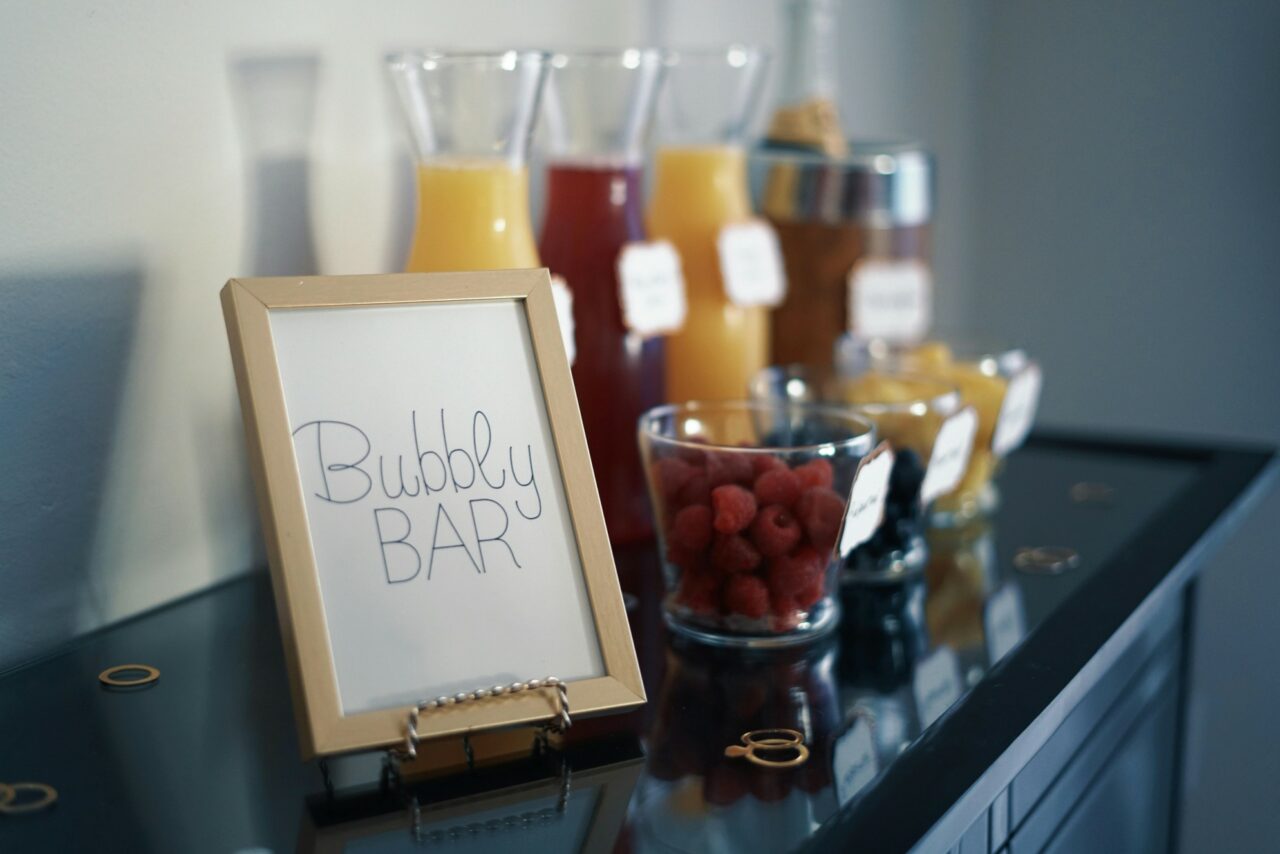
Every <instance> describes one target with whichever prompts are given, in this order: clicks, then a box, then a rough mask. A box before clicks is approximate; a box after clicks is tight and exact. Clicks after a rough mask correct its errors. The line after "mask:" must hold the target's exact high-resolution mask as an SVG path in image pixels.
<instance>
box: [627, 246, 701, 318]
mask: <svg viewBox="0 0 1280 854" xmlns="http://www.w3.org/2000/svg"><path fill="white" fill-rule="evenodd" d="M618 290H619V296H620V299H621V302H622V322H623V324H624V325H625V326H626V327H627V329H628V330H630V331H631V332H634V333H636V334H637V335H640V336H641V337H645V338H647V337H649V336H652V335H663V334H667V333H671V332H679V331H680V328H681V327H682V326H684V318H685V315H686V314H687V313H688V310H689V307H688V303H687V302H686V299H685V292H684V274H683V273H682V272H681V271H680V255H679V254H678V253H677V252H676V249H675V247H674V246H672V245H671V244H670V243H669V242H668V241H666V240H655V241H652V242H648V243H628V244H627V245H626V246H624V247H622V252H621V253H619V255H618Z"/></svg>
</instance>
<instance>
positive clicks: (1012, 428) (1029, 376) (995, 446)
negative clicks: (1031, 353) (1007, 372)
mask: <svg viewBox="0 0 1280 854" xmlns="http://www.w3.org/2000/svg"><path fill="white" fill-rule="evenodd" d="M1041 381H1042V377H1041V374H1040V366H1039V365H1037V364H1036V363H1035V362H1032V363H1030V364H1028V365H1027V366H1026V367H1025V368H1023V369H1022V370H1021V371H1019V372H1018V373H1017V374H1015V375H1014V376H1013V378H1012V379H1011V380H1009V388H1008V389H1006V390H1005V393H1004V403H1002V404H1001V405H1000V417H999V418H998V419H996V431H995V435H994V437H993V438H992V440H991V450H992V451H993V452H994V453H995V455H996V456H998V457H1003V456H1005V455H1006V454H1010V453H1012V452H1014V451H1016V450H1017V449H1018V448H1019V447H1021V445H1022V443H1023V442H1025V441H1026V440H1027V434H1028V433H1030V432H1031V425H1032V424H1034V423H1035V420H1036V409H1037V407H1039V405H1040V385H1041Z"/></svg>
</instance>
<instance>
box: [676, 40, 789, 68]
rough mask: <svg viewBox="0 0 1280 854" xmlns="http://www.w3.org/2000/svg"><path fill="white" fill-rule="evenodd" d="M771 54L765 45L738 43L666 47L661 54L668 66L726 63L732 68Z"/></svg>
mask: <svg viewBox="0 0 1280 854" xmlns="http://www.w3.org/2000/svg"><path fill="white" fill-rule="evenodd" d="M772 56H773V54H772V52H770V50H769V49H768V48H766V47H761V46H759V45H747V44H738V43H735V44H729V45H725V46H723V47H687V48H680V47H674V48H666V49H665V51H664V54H663V57H664V60H665V62H666V64H667V65H668V66H669V67H676V66H680V65H721V64H728V65H729V66H730V67H732V68H746V67H748V66H750V65H760V64H761V63H764V62H768V61H769V60H770V59H771V58H772Z"/></svg>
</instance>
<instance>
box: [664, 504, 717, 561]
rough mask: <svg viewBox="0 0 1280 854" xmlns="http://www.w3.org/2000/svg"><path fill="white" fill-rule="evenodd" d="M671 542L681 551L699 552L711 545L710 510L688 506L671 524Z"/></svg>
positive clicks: (700, 506) (697, 506) (702, 506)
mask: <svg viewBox="0 0 1280 854" xmlns="http://www.w3.org/2000/svg"><path fill="white" fill-rule="evenodd" d="M670 537H671V542H672V543H673V544H674V545H677V546H679V547H680V548H682V549H689V550H690V551H695V552H700V551H702V550H703V549H705V548H706V547H707V546H709V545H711V508H710V507H708V506H707V505H705V504H690V505H689V506H688V507H685V508H684V509H682V510H681V511H680V512H679V513H677V514H676V518H675V520H674V521H672V523H671V534H670Z"/></svg>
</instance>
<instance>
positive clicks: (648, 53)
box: [551, 45, 671, 71]
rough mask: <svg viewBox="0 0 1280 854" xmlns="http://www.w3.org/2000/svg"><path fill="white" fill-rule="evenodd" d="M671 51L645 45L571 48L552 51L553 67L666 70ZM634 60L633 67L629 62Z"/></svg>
mask: <svg viewBox="0 0 1280 854" xmlns="http://www.w3.org/2000/svg"><path fill="white" fill-rule="evenodd" d="M670 53H671V51H670V50H668V49H667V48H661V47H648V46H643V45H625V46H623V47H586V48H569V49H565V50H553V51H551V67H552V68H557V69H558V68H564V67H565V66H567V65H576V66H583V65H596V66H604V67H610V66H615V65H617V66H620V67H622V68H624V69H626V70H628V71H633V70H638V69H640V68H645V67H650V66H653V65H654V64H656V65H658V67H660V68H665V67H666V66H667V65H668V64H669V58H668V57H669V54H670ZM632 58H634V60H635V62H634V64H632V65H629V64H628V60H629V59H632Z"/></svg>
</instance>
